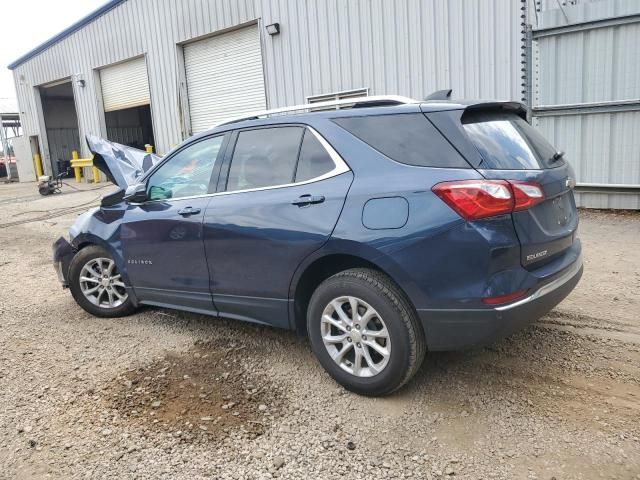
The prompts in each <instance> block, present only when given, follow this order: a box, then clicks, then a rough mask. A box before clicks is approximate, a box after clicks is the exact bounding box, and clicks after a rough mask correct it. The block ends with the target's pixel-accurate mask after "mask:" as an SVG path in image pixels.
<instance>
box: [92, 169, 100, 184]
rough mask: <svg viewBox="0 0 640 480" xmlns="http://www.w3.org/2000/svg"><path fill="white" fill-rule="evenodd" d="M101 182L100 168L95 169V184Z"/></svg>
mask: <svg viewBox="0 0 640 480" xmlns="http://www.w3.org/2000/svg"><path fill="white" fill-rule="evenodd" d="M99 182H100V170H98V167H93V183H99Z"/></svg>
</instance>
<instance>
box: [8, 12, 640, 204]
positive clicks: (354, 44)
mask: <svg viewBox="0 0 640 480" xmlns="http://www.w3.org/2000/svg"><path fill="white" fill-rule="evenodd" d="M639 22H640V2H637V1H636V0H593V1H588V0H582V1H580V0H571V1H567V0H564V1H555V0H553V1H547V0H188V1H186V0H185V1H179V2H178V1H174V0H113V1H111V2H109V3H107V4H106V5H105V6H103V7H102V8H100V9H99V10H97V11H96V12H94V13H93V14H91V15H89V16H88V17H86V18H84V19H82V20H81V21H79V22H78V23H76V24H74V25H72V26H71V27H70V28H68V29H67V30H65V31H64V32H62V33H60V34H59V35H57V36H56V37H54V38H52V39H51V40H49V41H48V42H46V43H45V44H43V45H41V46H40V47H38V48H36V49H35V50H33V51H32V52H30V53H28V54H27V55H25V56H24V57H22V58H20V59H18V60H16V61H15V62H14V63H13V64H12V65H10V67H9V68H11V69H12V70H13V71H14V78H15V85H16V90H17V94H18V102H19V106H20V118H21V121H22V126H23V130H24V134H25V138H28V139H29V145H30V148H31V153H32V154H35V153H38V154H40V155H41V157H42V159H43V165H44V169H45V172H47V173H51V172H55V171H57V168H58V162H59V161H65V160H68V159H70V158H71V151H73V150H79V151H80V152H81V154H82V155H87V154H88V152H87V149H86V145H85V144H84V142H83V141H82V140H81V139H83V138H84V136H85V135H86V134H95V135H100V136H103V137H106V138H109V139H110V140H114V141H117V142H120V143H126V144H129V145H134V146H139V147H141V148H142V147H143V146H144V145H145V144H151V145H154V146H155V148H156V150H157V151H158V152H159V153H161V154H162V153H166V152H167V151H168V150H169V149H170V148H171V147H173V146H175V145H177V144H178V143H180V142H181V141H182V140H183V139H185V138H186V137H188V136H190V135H192V134H194V133H198V132H201V131H203V130H206V129H207V128H209V127H210V126H212V125H213V124H215V123H216V122H218V121H220V120H222V119H224V118H227V117H233V116H237V115H239V114H243V113H248V112H251V111H254V110H260V109H264V108H277V107H282V106H287V105H294V104H300V103H307V102H314V101H322V100H326V99H328V98H336V97H338V98H340V97H344V98H348V97H353V96H360V95H380V94H399V95H405V96H409V97H413V98H418V99H419V98H423V97H424V96H425V95H427V94H429V93H430V92H432V91H435V90H438V89H443V88H452V89H453V90H454V96H455V97H469V98H497V99H516V100H524V101H526V102H527V103H528V104H529V105H530V106H532V107H533V108H532V115H533V116H534V123H535V124H537V125H538V126H539V128H541V129H542V130H543V132H544V133H545V134H546V135H547V136H548V137H550V139H551V140H552V141H554V142H555V143H556V145H558V147H559V148H562V149H564V150H566V152H567V156H568V157H569V158H570V160H571V161H572V163H573V164H574V165H575V166H576V172H577V177H578V181H579V182H581V183H583V184H586V187H585V188H589V189H590V192H593V193H584V194H581V198H580V199H579V200H580V202H581V203H582V204H584V205H587V206H597V207H614V208H640V195H638V192H639V191H640V145H639V143H638V142H640V139H639V138H640V135H638V133H640V118H639V117H638V115H640V113H639V110H640V100H639V99H640V71H639V69H640V66H639V65H640V58H639V57H638V55H639V53H638V52H640V49H638V48H637V44H638V42H639V41H640V32H639V30H638V29H639V28H640V24H639ZM528 24H532V27H529V26H528ZM634 131H635V134H634ZM612 186H613V188H612Z"/></svg>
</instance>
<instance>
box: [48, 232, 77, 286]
mask: <svg viewBox="0 0 640 480" xmlns="http://www.w3.org/2000/svg"><path fill="white" fill-rule="evenodd" d="M52 250H53V267H54V269H55V271H56V273H57V274H58V280H60V283H62V287H63V288H68V287H69V282H68V280H67V279H68V278H69V265H70V264H71V259H73V256H74V255H75V254H76V250H75V249H74V248H73V247H72V246H71V244H70V243H69V242H68V241H67V240H66V239H65V238H64V237H60V238H58V240H56V241H55V242H54V244H53V246H52Z"/></svg>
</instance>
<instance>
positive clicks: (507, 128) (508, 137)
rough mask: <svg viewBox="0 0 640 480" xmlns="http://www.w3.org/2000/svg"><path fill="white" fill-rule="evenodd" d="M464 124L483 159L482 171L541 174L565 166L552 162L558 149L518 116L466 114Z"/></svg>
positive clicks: (480, 113) (506, 114)
mask: <svg viewBox="0 0 640 480" xmlns="http://www.w3.org/2000/svg"><path fill="white" fill-rule="evenodd" d="M462 123H463V126H464V129H465V131H466V132H467V134H468V135H469V137H470V138H471V141H472V142H473V143H474V145H475V146H476V148H477V149H478V151H479V152H480V155H481V156H482V163H481V164H480V165H479V168H489V169H505V170H528V169H531V170H537V169H541V168H549V167H550V166H554V167H555V166H560V165H562V164H563V163H564V162H563V161H562V160H558V161H555V162H551V160H552V159H553V155H554V154H555V153H556V149H555V148H553V147H552V146H551V144H550V143H549V142H547V140H546V139H545V138H544V137H543V136H542V135H541V134H540V132H538V131H537V130H536V129H535V128H533V127H532V126H531V125H530V124H528V123H527V122H526V121H525V120H524V119H523V118H521V117H519V116H518V115H516V114H514V113H500V112H489V113H487V112H475V113H466V114H465V115H464V116H463V117H462Z"/></svg>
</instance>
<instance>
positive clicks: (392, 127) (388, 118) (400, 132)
mask: <svg viewBox="0 0 640 480" xmlns="http://www.w3.org/2000/svg"><path fill="white" fill-rule="evenodd" d="M333 122H334V123H336V124H338V125H339V126H341V127H342V128H344V129H345V130H346V131H347V132H349V133H350V134H352V135H354V136H355V137H357V138H359V139H360V140H362V141H363V142H365V143H366V144H368V145H369V146H370V147H372V148H374V149H376V150H377V151H379V152H380V153H382V154H384V155H386V156H387V157H389V158H391V159H392V160H395V161H396V162H400V163H404V164H407V165H415V166H419V167H441V168H470V166H469V164H468V163H467V162H466V161H465V160H464V158H462V157H461V156H460V154H459V153H458V152H457V151H456V150H455V149H454V148H453V147H452V146H451V144H450V143H449V142H448V141H447V139H446V138H444V137H443V136H442V134H441V133H440V132H439V131H438V130H437V129H436V128H435V127H434V126H433V124H432V123H431V122H430V121H429V120H427V118H426V117H425V116H424V115H423V114H422V113H402V114H390V115H370V116H362V117H342V118H334V119H333Z"/></svg>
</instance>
